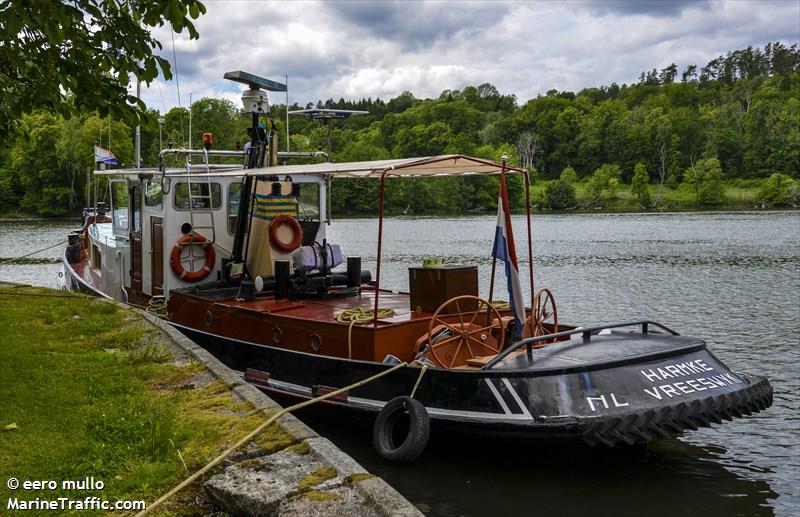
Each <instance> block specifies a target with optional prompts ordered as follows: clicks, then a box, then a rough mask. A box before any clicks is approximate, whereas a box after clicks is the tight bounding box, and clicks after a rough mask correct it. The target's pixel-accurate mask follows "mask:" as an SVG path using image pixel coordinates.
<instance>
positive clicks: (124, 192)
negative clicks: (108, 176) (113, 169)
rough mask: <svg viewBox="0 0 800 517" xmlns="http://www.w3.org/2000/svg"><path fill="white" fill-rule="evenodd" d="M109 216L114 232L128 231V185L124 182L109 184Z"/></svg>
mask: <svg viewBox="0 0 800 517" xmlns="http://www.w3.org/2000/svg"><path fill="white" fill-rule="evenodd" d="M111 209H112V213H111V216H112V218H113V220H114V229H115V230H127V229H128V183H127V182H125V181H112V182H111Z"/></svg>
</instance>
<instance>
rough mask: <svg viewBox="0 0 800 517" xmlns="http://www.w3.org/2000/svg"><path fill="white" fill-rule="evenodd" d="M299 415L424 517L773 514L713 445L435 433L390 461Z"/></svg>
mask: <svg viewBox="0 0 800 517" xmlns="http://www.w3.org/2000/svg"><path fill="white" fill-rule="evenodd" d="M300 416H301V418H302V419H303V421H305V422H306V423H308V424H309V425H311V426H312V427H313V428H314V429H315V430H317V431H318V432H319V433H321V434H323V435H325V436H328V437H331V439H333V441H334V442H335V443H336V444H337V445H339V446H340V447H342V448H343V449H344V450H345V451H346V452H348V454H350V455H351V456H353V457H354V458H355V459H356V460H357V461H358V462H360V463H361V464H362V465H363V466H365V467H366V468H367V469H368V470H369V471H370V472H373V473H375V474H378V475H380V476H381V477H383V478H384V479H385V480H386V481H387V482H389V483H390V484H391V485H392V486H394V487H395V488H396V489H397V490H399V491H400V492H401V493H403V494H404V495H405V496H406V497H407V498H409V500H411V501H412V502H413V503H414V504H416V505H417V506H418V507H419V508H420V509H421V510H422V511H423V512H425V513H426V514H428V515H438V516H457V515H504V516H530V515H562V516H568V515H581V516H583V515H592V514H593V515H620V516H627V515H630V516H641V515H654V516H655V515H721V516H722V515H724V516H729V515H774V514H775V512H774V510H773V508H772V507H771V505H770V501H771V500H774V499H775V498H776V497H777V495H778V494H777V493H776V492H775V491H774V490H773V489H772V488H771V487H770V485H769V483H768V482H767V481H765V480H763V479H752V478H750V477H748V476H746V475H742V474H740V473H737V470H736V469H731V468H728V467H727V466H726V464H725V463H724V462H722V461H720V458H724V457H726V456H727V455H728V452H727V451H726V450H725V449H724V447H722V446H720V445H714V446H707V447H701V446H698V445H694V444H691V443H686V442H683V441H679V440H665V441H662V442H659V443H656V444H653V445H651V446H649V447H646V448H644V447H642V448H636V449H631V448H622V449H598V448H590V447H584V446H576V445H572V446H563V445H562V446H557V445H552V444H542V443H532V442H527V443H526V442H516V443H510V442H505V441H504V442H502V443H492V442H487V441H482V440H480V439H475V440H471V441H464V440H461V439H456V438H455V437H442V436H436V437H435V438H434V440H433V441H432V442H431V443H430V445H429V447H428V449H427V450H426V452H425V454H424V455H423V456H422V457H421V458H420V459H419V460H417V461H416V462H414V463H413V464H396V463H388V462H385V461H383V460H381V459H380V458H378V457H377V455H376V454H374V453H373V451H372V449H371V448H370V447H365V444H368V443H369V442H370V429H369V426H368V425H367V424H366V423H362V424H361V425H359V426H358V427H355V428H354V427H353V426H352V424H351V423H348V424H347V431H346V432H343V429H342V427H341V425H337V423H336V422H337V418H336V416H335V415H330V414H326V413H325V412H324V411H322V412H320V411H313V412H308V411H307V412H305V413H302V414H301V415H300ZM749 468H753V467H752V466H750V467H749ZM759 473H760V474H767V475H768V474H770V473H771V471H770V470H769V469H760V471H759Z"/></svg>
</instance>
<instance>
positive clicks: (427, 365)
mask: <svg viewBox="0 0 800 517" xmlns="http://www.w3.org/2000/svg"><path fill="white" fill-rule="evenodd" d="M411 364H418V365H420V366H422V370H420V372H419V377H417V382H415V383H414V388H413V389H412V390H411V395H410V397H411V398H412V399H413V398H414V395H415V394H416V393H417V388H419V383H420V382H422V376H423V375H425V372H426V371H427V370H428V368H430V366H431V365H430V364H428V363H423V362H422V361H420V360H419V359H414V361H413V362H412V363H411Z"/></svg>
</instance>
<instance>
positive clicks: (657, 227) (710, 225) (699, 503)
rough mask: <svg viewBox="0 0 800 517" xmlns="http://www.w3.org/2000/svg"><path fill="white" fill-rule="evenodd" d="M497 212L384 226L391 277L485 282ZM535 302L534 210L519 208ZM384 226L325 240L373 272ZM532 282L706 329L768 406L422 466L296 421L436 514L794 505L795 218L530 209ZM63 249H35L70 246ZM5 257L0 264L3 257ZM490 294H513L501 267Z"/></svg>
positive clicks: (15, 236) (524, 263)
mask: <svg viewBox="0 0 800 517" xmlns="http://www.w3.org/2000/svg"><path fill="white" fill-rule="evenodd" d="M494 225H495V218H494V217H491V216H489V217H487V216H481V217H460V218H419V219H417V218H395V219H389V220H387V222H386V224H385V228H384V232H385V233H384V235H385V241H384V242H385V244H384V251H383V262H382V264H383V266H382V277H383V278H382V282H381V283H382V285H383V286H384V287H389V288H392V289H397V290H405V289H407V288H408V272H407V268H408V267H409V266H412V265H420V264H422V259H423V257H428V256H436V257H441V258H443V259H444V261H445V262H446V263H451V264H463V263H470V264H477V265H478V266H479V274H480V285H481V292H482V294H484V295H486V294H487V293H488V289H489V288H488V284H489V277H490V270H491V257H490V252H491V246H492V239H493V236H494ZM74 226H75V223H74V222H72V223H70V222H66V223H62V222H57V223H9V222H3V223H0V257H12V256H19V255H22V254H24V253H27V252H30V251H34V250H36V249H40V248H43V247H45V246H47V245H49V244H55V243H56V242H58V241H59V240H61V239H63V236H64V235H66V233H67V232H68V230H70V229H72V228H73V227H74ZM514 232H515V236H516V237H517V243H518V245H519V248H520V249H518V255H519V257H520V264H519V267H520V272H521V276H522V278H523V288H524V289H525V291H526V299H528V300H530V296H529V292H530V290H529V288H528V287H527V286H528V271H529V269H528V268H529V262H528V260H527V250H525V249H523V248H524V247H525V246H524V244H523V243H524V240H523V237H524V236H525V233H526V227H525V222H524V218H521V217H515V218H514ZM376 234H377V222H376V220H374V219H353V220H337V221H335V222H334V224H333V225H332V226H331V227H330V228H329V231H328V237H329V239H330V240H331V241H333V242H337V243H341V244H342V250H343V252H344V253H345V254H346V255H360V256H361V257H362V260H363V265H364V267H365V268H369V269H370V270H372V271H373V272H374V264H375V239H376ZM533 235H534V254H535V257H536V258H535V261H534V266H535V284H536V288H539V287H549V288H550V289H551V290H552V291H553V292H554V294H555V297H556V301H557V304H558V314H559V320H560V321H563V322H565V323H569V324H575V325H582V326H591V325H595V324H603V323H611V322H620V321H628V320H635V319H652V320H655V321H658V322H661V323H663V324H665V325H667V326H669V327H672V328H674V329H675V330H677V331H678V332H680V333H681V334H687V335H694V336H699V337H702V338H704V339H705V340H706V341H707V343H708V346H709V348H710V349H711V350H712V352H713V353H714V354H715V355H717V357H719V358H720V359H721V360H722V361H723V362H724V363H726V364H727V365H728V366H730V367H731V368H732V369H734V370H737V371H741V372H743V373H757V374H762V375H766V376H768V377H769V378H770V380H771V382H772V384H773V386H774V388H775V402H774V405H773V406H772V407H771V408H770V409H768V410H767V411H765V412H762V413H759V414H757V415H755V416H751V417H748V418H744V419H739V420H735V421H733V422H727V423H725V424H723V425H721V426H715V427H714V428H712V429H702V430H699V431H694V432H688V433H686V434H685V435H683V436H682V437H680V438H678V439H671V440H665V441H662V442H659V443H657V444H654V445H651V446H650V447H648V448H647V449H646V450H634V451H631V450H619V449H618V450H610V451H603V450H595V449H588V448H583V447H574V448H569V449H566V450H554V449H550V448H548V449H547V450H542V449H540V448H537V446H536V444H525V445H519V444H515V445H513V446H506V445H505V444H502V443H501V444H489V445H487V444H486V443H476V444H475V445H474V446H470V444H464V443H459V444H458V445H457V446H452V445H449V444H447V443H446V442H447V440H446V437H445V439H444V440H443V439H442V438H441V437H439V438H437V440H438V441H437V442H432V444H431V446H430V447H429V448H428V450H427V451H426V452H425V454H424V455H423V456H422V458H420V459H419V460H418V461H417V462H415V463H413V464H410V465H398V464H391V463H387V462H384V461H382V460H380V459H379V458H378V457H377V456H376V454H375V453H374V452H373V450H372V448H371V445H370V443H369V429H368V428H366V429H351V428H350V427H345V426H343V425H342V423H341V422H337V421H335V420H329V419H328V418H326V417H325V416H324V414H322V415H321V414H320V413H318V412H317V413H310V414H309V413H306V414H302V415H301V417H302V418H303V419H305V420H306V421H307V422H308V423H309V424H310V425H311V426H312V427H314V428H316V429H318V430H319V431H320V432H321V433H322V434H324V435H326V436H328V437H329V438H330V439H331V440H333V441H334V442H335V443H336V444H337V445H339V446H340V447H341V448H343V449H344V450H345V451H346V452H348V453H349V454H350V455H352V456H353V457H354V458H355V459H356V460H357V461H359V462H360V463H362V464H363V465H364V466H365V467H366V468H367V469H369V470H370V471H371V472H374V473H376V474H378V475H380V476H382V477H383V478H384V479H386V480H387V481H388V482H389V483H390V484H392V485H393V486H394V487H395V488H397V489H398V490H399V491H400V492H401V493H402V494H403V495H405V496H406V497H407V498H408V499H409V500H411V501H412V502H413V503H415V504H416V505H418V506H419V508H420V509H422V510H423V511H424V512H425V513H427V514H429V515H439V516H461V515H464V516H473V515H474V516H479V515H480V516H483V515H520V516H522V515H553V514H560V515H587V514H594V515H632V516H633V515H648V516H651V515H786V516H788V515H798V514H800V418H798V417H799V416H800V412H799V410H800V407H799V406H800V396H798V390H800V370H799V369H798V365H799V364H800V337H799V336H800V213H797V212H769V213H741V212H739V213H682V214H620V215H609V214H596V215H594V214H592V215H552V216H536V217H535V218H534V226H533ZM60 252H61V251H60V249H59V248H55V249H53V250H50V251H47V252H44V253H42V254H40V255H36V257H53V258H58V257H59V256H60ZM0 260H1V259H0ZM58 269H59V266H57V265H52V264H44V265H43V264H28V265H0V280H11V281H18V282H19V281H21V282H28V283H32V284H37V285H44V286H48V287H54V286H55V285H56V273H57V272H58ZM495 289H496V291H495V293H496V294H495V298H507V295H506V292H505V288H504V278H503V277H502V268H498V279H497V283H496V287H495Z"/></svg>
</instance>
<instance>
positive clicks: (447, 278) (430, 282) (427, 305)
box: [408, 265, 478, 314]
mask: <svg viewBox="0 0 800 517" xmlns="http://www.w3.org/2000/svg"><path fill="white" fill-rule="evenodd" d="M408 285H409V288H410V291H411V310H412V311H418V310H420V311H424V312H435V311H436V309H438V308H439V306H440V305H441V304H443V303H444V302H446V301H447V300H449V299H450V298H453V297H455V296H462V295H465V294H469V295H472V296H478V266H463V265H462V266H456V265H453V266H438V267H411V268H408ZM460 305H461V310H475V304H474V303H469V302H467V303H461V304H460ZM448 309H451V308H448ZM452 310H455V306H454V307H452ZM450 312H452V311H451V310H446V311H445V314H448V313H450Z"/></svg>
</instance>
